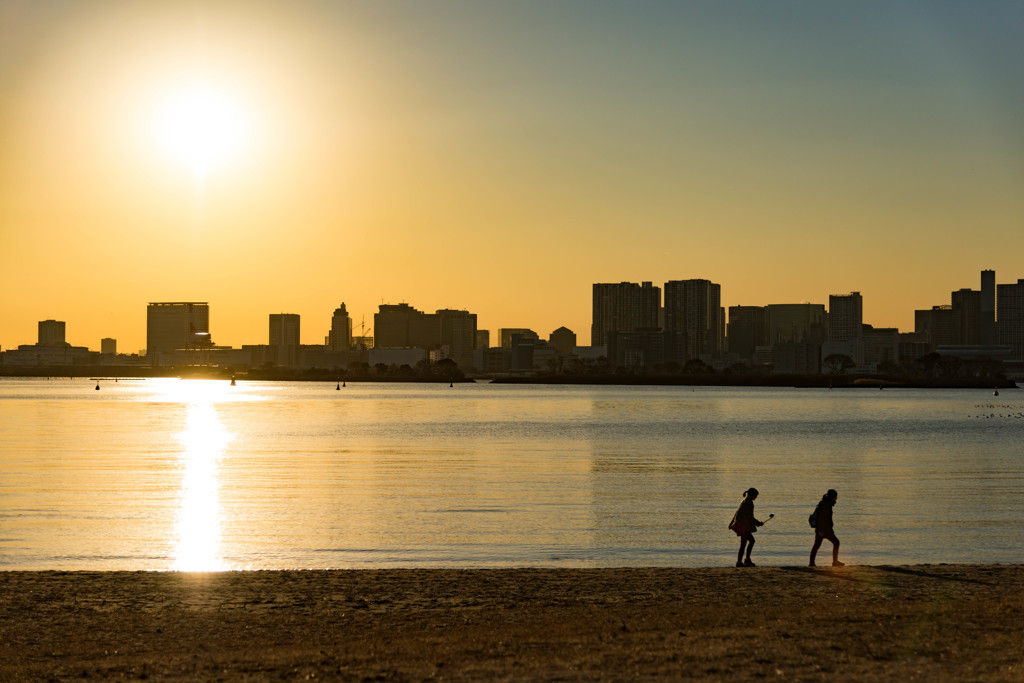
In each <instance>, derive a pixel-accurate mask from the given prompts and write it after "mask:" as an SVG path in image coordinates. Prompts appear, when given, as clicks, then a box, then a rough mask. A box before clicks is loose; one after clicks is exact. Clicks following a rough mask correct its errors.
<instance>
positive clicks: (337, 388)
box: [334, 382, 341, 391]
mask: <svg viewBox="0 0 1024 683" xmlns="http://www.w3.org/2000/svg"><path fill="white" fill-rule="evenodd" d="M334 390H335V391H341V382H338V386H336V387H334Z"/></svg>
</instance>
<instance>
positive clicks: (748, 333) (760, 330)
mask: <svg viewBox="0 0 1024 683" xmlns="http://www.w3.org/2000/svg"><path fill="white" fill-rule="evenodd" d="M728 330H729V332H728V334H727V335H726V340H727V342H728V346H729V353H735V354H736V355H737V356H739V357H740V358H743V359H744V360H750V359H752V358H753V357H754V349H755V348H757V347H758V346H768V316H767V311H766V310H765V308H764V306H730V307H729V326H728Z"/></svg>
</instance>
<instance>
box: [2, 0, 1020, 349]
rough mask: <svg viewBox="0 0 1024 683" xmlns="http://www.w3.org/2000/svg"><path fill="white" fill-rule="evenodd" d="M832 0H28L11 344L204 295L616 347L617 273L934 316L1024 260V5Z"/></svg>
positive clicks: (95, 336)
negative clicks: (607, 313) (453, 314)
mask: <svg viewBox="0 0 1024 683" xmlns="http://www.w3.org/2000/svg"><path fill="white" fill-rule="evenodd" d="M825 5H826V4H825V3H817V2H811V1H810V0H808V1H806V2H779V3H771V5H770V7H769V6H767V5H766V6H754V5H751V4H750V3H739V2H737V3H731V2H721V3H665V4H661V3H640V4H632V3H628V4H622V3H612V2H601V1H596V0H595V1H594V2H587V3H581V2H569V1H555V2H548V1H544V2H541V1H539V0H538V1H533V2H529V1H526V2H517V3H507V4H499V3H479V2H468V1H466V2H438V3H417V4H412V3H402V4H399V3H390V2H380V3H376V2H375V3H348V2H337V3H333V2H332V3H328V2H326V1H323V2H317V1H310V2H305V3H288V4H283V3H270V2H217V3H212V2H211V3H206V2H176V3H135V2H128V1H109V0H104V1H97V2H91V3H79V2H72V1H70V0H67V1H54V2H47V3H38V2H29V1H16V2H10V1H6V0H0V258H2V261H0V264H2V268H0V291H2V298H0V347H2V348H11V347H13V346H16V345H17V344H25V343H34V342H35V339H36V323H37V321H39V320H42V319H48V318H55V319H58V320H64V321H66V322H67V337H68V341H70V342H71V343H73V344H76V345H85V346H89V347H91V348H98V346H99V339H100V338H101V337H107V336H110V337H115V338H117V339H118V347H119V350H120V351H122V352H131V351H136V350H139V349H142V348H144V347H145V308H146V303H147V302H149V301H186V300H196V301H208V302H210V307H211V313H210V318H211V332H212V333H213V338H214V341H215V342H216V343H218V344H227V345H234V346H238V345H241V344H243V343H246V344H248V343H266V341H267V314H269V313H277V312H289V313H299V314H301V315H302V337H303V341H304V342H305V343H319V342H322V341H323V337H324V335H325V334H326V332H327V329H328V327H329V324H330V315H331V312H332V311H333V310H334V308H335V307H336V306H337V305H338V304H339V303H340V302H342V301H344V302H346V304H347V305H348V309H349V311H350V312H351V313H352V315H353V318H354V319H355V325H356V329H357V331H358V328H359V321H360V319H361V317H363V316H365V317H366V321H367V325H368V326H371V325H372V319H373V313H374V312H375V311H376V310H377V306H378V305H379V304H380V303H382V302H384V303H397V302H400V301H406V302H408V303H410V304H412V305H413V306H416V307H417V308H419V309H421V310H426V311H433V310H436V309H438V308H460V309H468V310H470V311H473V312H475V313H477V315H478V320H479V324H480V327H481V328H487V329H492V330H496V329H497V328H499V327H530V328H532V329H534V330H536V331H537V332H539V333H540V334H541V335H545V336H546V335H547V334H549V333H550V332H551V331H552V330H554V329H555V328H557V327H559V326H561V325H566V326H567V327H569V328H571V329H573V330H574V331H575V332H576V333H577V335H578V338H579V340H580V343H589V338H590V332H589V330H590V305H591V301H590V293H591V288H590V286H591V284H592V283H594V282H619V281H624V280H628V281H635V282H639V281H642V280H650V281H653V282H655V283H656V284H659V285H660V284H663V283H664V282H665V281H666V280H673V279H686V278H695V277H701V278H708V279H711V280H713V281H715V282H718V283H720V284H721V285H722V296H723V303H724V305H726V306H730V305H737V304H744V305H760V304H769V303H787V302H796V301H813V302H818V303H826V304H827V301H828V295H829V294H830V293H831V294H835V293H847V292H849V291H852V290H858V291H860V292H861V293H862V294H863V296H864V314H865V321H866V322H869V323H872V324H874V325H876V326H898V327H900V328H901V329H904V330H909V329H911V328H912V327H913V310H914V309H915V308H924V307H929V306H932V305H935V304H942V303H948V301H949V292H950V291H951V290H954V289H958V288H961V287H973V288H977V287H978V283H979V275H978V271H980V270H981V269H983V268H992V269H994V270H995V271H996V276H997V282H1001V283H1002V282H1015V281H1016V280H1017V279H1018V278H1024V263H1022V261H1021V255H1022V254H1024V229H1022V228H1024V226H1022V218H1021V217H1022V216H1024V192H1022V191H1021V188H1024V125H1022V122H1024V94H1022V86H1021V79H1020V74H1021V73H1024V51H1022V50H1021V49H1020V46H1019V42H1020V41H1019V37H1020V35H1022V34H1024V31H1022V29H1024V8H1022V7H1024V6H1021V5H1018V4H1015V3H999V2H985V1H983V2H978V3H971V4H970V7H969V8H968V7H967V6H966V5H965V4H963V3H957V2H942V1H937V2H923V1H922V2H907V3H882V2H878V3H871V2H869V3H856V7H854V6H852V4H851V6H833V5H838V3H835V4H834V3H827V5H829V6H825ZM196 93H204V94H205V95H203V96H201V97H199V98H198V99H197V96H196ZM189 98H191V100H190V99H189ZM183 102H184V103H185V104H182V103H183ZM190 102H191V104H189V103H190ZM211 102H212V104H211ZM190 106H191V107H193V109H194V111H193V110H190V109H189V107H190ZM218 107H220V108H219V109H218ZM190 111H191V112H192V113H193V114H196V116H195V118H196V119H197V121H192V119H190V118H189V116H190V114H189V112H190ZM182 112H185V113H184V114H183V113H182ZM175 117H177V118H178V119H181V120H182V121H184V122H183V123H180V124H176V123H174V121H175ZM169 119H170V120H171V122H170V123H168V120H169ZM190 121H191V122H190ZM218 122H219V123H218ZM214 124H217V125H220V128H217V127H216V126H215V125H214ZM175 126H177V128H175ZM204 126H205V128H204ZM168 127H170V128H171V129H174V130H171V132H168V130H169V128H168ZM228 142H230V143H231V144H228ZM197 157H201V158H200V159H198V160H197ZM198 165H203V166H206V168H205V170H204V169H200V168H198V167H197V166H198Z"/></svg>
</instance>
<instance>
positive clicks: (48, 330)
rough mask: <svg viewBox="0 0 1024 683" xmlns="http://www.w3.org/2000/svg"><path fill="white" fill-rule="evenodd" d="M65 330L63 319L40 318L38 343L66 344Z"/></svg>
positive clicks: (43, 344) (46, 344) (50, 344)
mask: <svg viewBox="0 0 1024 683" xmlns="http://www.w3.org/2000/svg"><path fill="white" fill-rule="evenodd" d="M64 331H65V325H64V321H63V320H40V321H39V337H38V342H37V344H38V345H39V346H64V345H65V344H66V343H67V342H66V341H65V340H64Z"/></svg>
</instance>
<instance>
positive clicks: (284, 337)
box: [269, 313, 300, 367]
mask: <svg viewBox="0 0 1024 683" xmlns="http://www.w3.org/2000/svg"><path fill="white" fill-rule="evenodd" d="M299 322H300V319H299V315H298V313H271V314H270V340H269V341H270V346H272V347H274V350H275V351H276V353H277V357H276V358H277V364H278V365H281V366H285V367H288V366H293V365H298V364H299ZM273 352H274V351H272V353H273Z"/></svg>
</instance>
